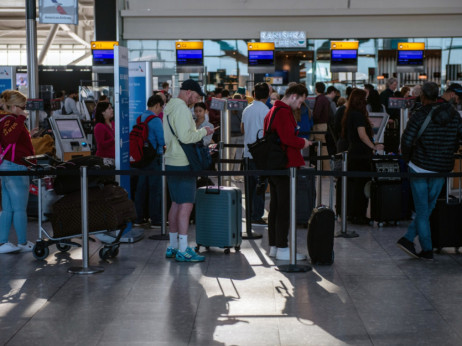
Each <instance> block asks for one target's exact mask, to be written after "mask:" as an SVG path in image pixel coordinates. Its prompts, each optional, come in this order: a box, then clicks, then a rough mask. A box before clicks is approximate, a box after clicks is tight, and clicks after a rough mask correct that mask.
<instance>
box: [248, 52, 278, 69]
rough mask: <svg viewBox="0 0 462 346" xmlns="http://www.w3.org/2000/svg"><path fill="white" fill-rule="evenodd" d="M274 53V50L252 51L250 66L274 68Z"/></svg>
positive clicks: (250, 53)
mask: <svg viewBox="0 0 462 346" xmlns="http://www.w3.org/2000/svg"><path fill="white" fill-rule="evenodd" d="M273 65H274V51H272V50H250V51H249V66H273Z"/></svg>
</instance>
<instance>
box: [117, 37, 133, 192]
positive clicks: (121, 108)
mask: <svg viewBox="0 0 462 346" xmlns="http://www.w3.org/2000/svg"><path fill="white" fill-rule="evenodd" d="M114 94H115V104H114V110H115V162H116V169H122V170H129V169H130V142H129V134H130V124H129V85H128V49H127V47H121V46H116V47H114ZM119 182H120V186H122V187H123V188H124V189H126V190H127V191H130V176H128V175H123V176H120V180H119Z"/></svg>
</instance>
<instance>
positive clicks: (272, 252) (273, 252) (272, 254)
mask: <svg viewBox="0 0 462 346" xmlns="http://www.w3.org/2000/svg"><path fill="white" fill-rule="evenodd" d="M277 252H278V248H277V247H276V246H270V250H269V255H268V256H270V257H276V253H277Z"/></svg>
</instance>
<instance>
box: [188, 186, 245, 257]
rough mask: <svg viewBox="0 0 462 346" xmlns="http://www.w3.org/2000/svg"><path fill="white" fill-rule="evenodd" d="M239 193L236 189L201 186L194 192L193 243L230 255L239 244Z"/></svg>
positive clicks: (240, 231) (240, 225) (240, 236)
mask: <svg viewBox="0 0 462 346" xmlns="http://www.w3.org/2000/svg"><path fill="white" fill-rule="evenodd" d="M241 233H242V192H241V190H240V189H238V188H236V187H225V186H212V187H210V186H209V187H201V188H199V189H198V190H197V192H196V243H197V248H196V250H197V251H198V250H199V249H200V247H201V246H205V247H210V246H212V247H220V248H224V249H225V253H229V249H230V248H232V247H234V249H235V250H236V251H239V250H240V247H241V242H242V234H241Z"/></svg>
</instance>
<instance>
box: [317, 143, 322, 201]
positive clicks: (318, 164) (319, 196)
mask: <svg viewBox="0 0 462 346" xmlns="http://www.w3.org/2000/svg"><path fill="white" fill-rule="evenodd" d="M321 152H322V142H321V141H318V157H321ZM316 167H317V168H318V171H322V160H320V159H318V160H317V161H316ZM321 179H322V177H321V175H318V188H317V190H318V191H317V195H316V196H317V200H318V201H317V205H321V204H322V181H321Z"/></svg>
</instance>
